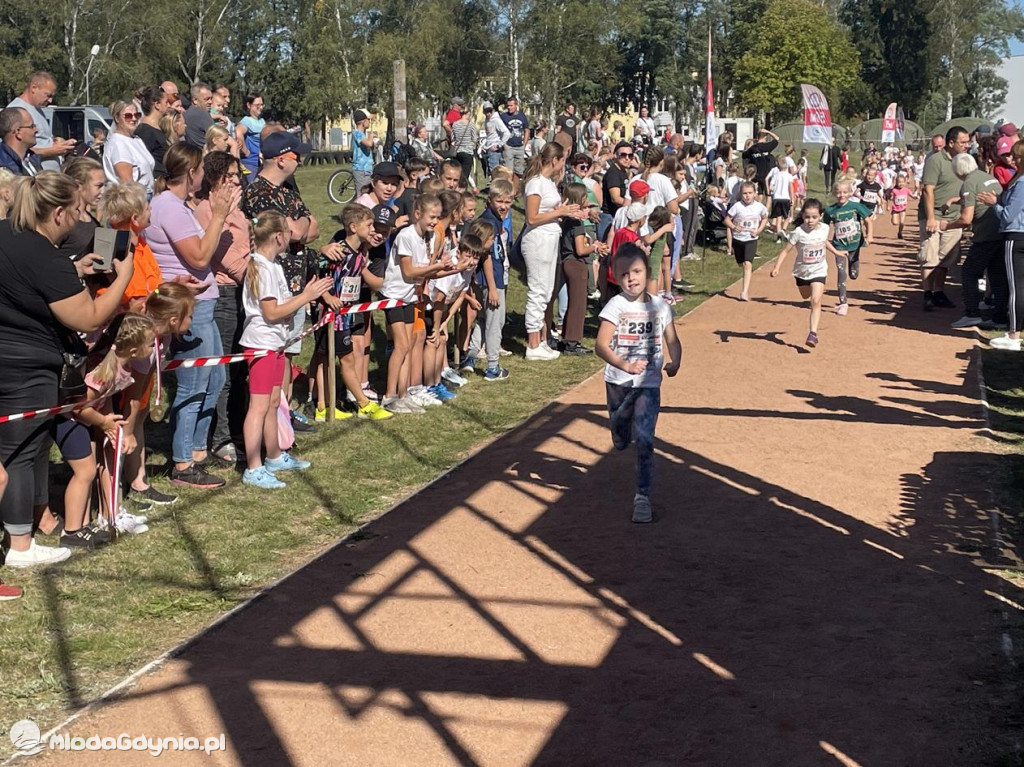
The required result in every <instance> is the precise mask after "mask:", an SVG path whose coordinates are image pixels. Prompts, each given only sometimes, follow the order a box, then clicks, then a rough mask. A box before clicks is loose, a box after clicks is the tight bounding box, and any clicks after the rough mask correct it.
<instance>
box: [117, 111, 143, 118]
mask: <svg viewBox="0 0 1024 767" xmlns="http://www.w3.org/2000/svg"><path fill="white" fill-rule="evenodd" d="M121 117H123V118H124V119H125V120H138V119H139V118H141V117H142V115H140V114H139V113H138V112H125V113H124V114H123V115H121Z"/></svg>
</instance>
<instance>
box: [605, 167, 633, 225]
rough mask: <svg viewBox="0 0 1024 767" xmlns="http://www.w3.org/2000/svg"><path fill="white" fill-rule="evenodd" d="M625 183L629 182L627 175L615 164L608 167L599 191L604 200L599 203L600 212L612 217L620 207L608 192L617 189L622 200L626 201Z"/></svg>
mask: <svg viewBox="0 0 1024 767" xmlns="http://www.w3.org/2000/svg"><path fill="white" fill-rule="evenodd" d="M627 181H629V174H628V173H626V171H624V170H622V169H621V168H620V167H619V166H618V165H616V164H615V163H612V164H611V165H609V166H608V170H606V171H605V173H604V178H603V179H602V180H601V191H602V192H603V193H604V199H603V201H602V202H601V210H602V211H603V212H604V213H609V214H611V215H613V216H614V215H615V211H617V210H618V209H619V208H621V207H622V206H621V205H618V204H616V203H615V202H614V201H613V200H612V196H611V194H610V192H609V190H611V189H618V190H619V192H620V193H621V195H622V199H626V182H627Z"/></svg>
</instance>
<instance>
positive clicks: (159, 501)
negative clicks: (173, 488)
mask: <svg viewBox="0 0 1024 767" xmlns="http://www.w3.org/2000/svg"><path fill="white" fill-rule="evenodd" d="M129 497H130V498H131V499H132V500H133V501H136V502H142V501H146V502H147V503H149V504H150V505H156V506H170V505H171V504H172V503H174V502H175V501H177V500H178V496H176V495H171V494H170V493H161V492H160V491H159V490H157V489H156V488H155V487H153V486H152V485H150V486H149V487H147V488H146V489H145V490H136V489H134V488H132V491H131V495H130V496H129Z"/></svg>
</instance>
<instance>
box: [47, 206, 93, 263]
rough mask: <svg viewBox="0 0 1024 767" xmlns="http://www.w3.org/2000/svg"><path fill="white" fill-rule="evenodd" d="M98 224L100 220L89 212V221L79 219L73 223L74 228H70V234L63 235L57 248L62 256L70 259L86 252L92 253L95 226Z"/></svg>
mask: <svg viewBox="0 0 1024 767" xmlns="http://www.w3.org/2000/svg"><path fill="white" fill-rule="evenodd" d="M99 225H100V222H99V221H97V220H96V219H95V218H93V217H92V214H91V213H90V214H89V221H79V222H77V223H76V224H75V228H74V229H72V230H71V234H69V235H68V236H67V237H65V238H64V239H63V240H62V241H61V243H60V247H58V248H57V250H58V251H59V252H60V254H61V255H62V256H67V257H68V258H70V259H75V258H78V257H79V256H84V255H85V254H86V253H92V252H93V247H94V244H93V243H94V240H95V239H96V228H97V227H98V226H99Z"/></svg>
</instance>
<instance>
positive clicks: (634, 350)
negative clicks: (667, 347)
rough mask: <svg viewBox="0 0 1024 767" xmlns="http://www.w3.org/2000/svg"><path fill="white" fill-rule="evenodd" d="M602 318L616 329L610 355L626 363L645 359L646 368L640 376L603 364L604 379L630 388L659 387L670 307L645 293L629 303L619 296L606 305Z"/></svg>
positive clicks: (670, 313) (670, 316)
mask: <svg viewBox="0 0 1024 767" xmlns="http://www.w3.org/2000/svg"><path fill="white" fill-rule="evenodd" d="M645 298H646V299H647V300H644V299H645ZM601 319H602V320H604V321H606V322H610V323H612V325H613V326H614V327H615V334H614V335H613V336H612V342H611V344H610V345H611V349H612V351H613V352H615V353H616V354H618V355H619V356H620V357H621V358H622V359H624V360H625V361H626V362H635V361H637V360H647V368H646V369H645V370H644V372H643V373H640V374H639V375H630V374H629V373H627V372H625V371H623V370H619V369H618V368H617V367H614V366H612V365H606V366H605V369H604V380H605V381H606V382H608V383H611V384H616V385H617V386H629V387H633V388H644V389H656V388H658V387H659V386H661V368H662V366H663V365H664V364H665V355H664V352H663V351H662V343H663V338H664V335H665V328H667V327H668V325H669V324H670V323H671V322H672V308H671V307H670V306H669V305H668V304H667V303H665V301H663V300H662V299H661V298H659V297H658V296H652V295H650V294H647V293H645V294H644V295H642V296H641V297H640V298H638V299H637V300H635V301H630V300H629V299H628V298H626V296H624V295H622V294H621V293H620V294H619V295H617V296H615V297H614V298H612V299H611V300H610V301H609V302H608V303H607V304H605V306H604V309H602V310H601Z"/></svg>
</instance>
